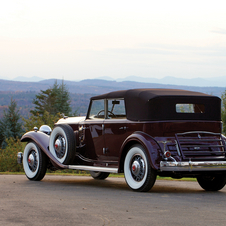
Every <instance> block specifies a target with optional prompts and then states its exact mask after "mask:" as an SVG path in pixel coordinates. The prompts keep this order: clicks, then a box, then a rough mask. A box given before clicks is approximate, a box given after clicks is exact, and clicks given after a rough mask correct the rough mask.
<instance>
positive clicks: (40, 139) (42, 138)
mask: <svg viewBox="0 0 226 226" xmlns="http://www.w3.org/2000/svg"><path fill="white" fill-rule="evenodd" d="M49 138H50V136H49V135H47V134H45V133H43V132H39V131H37V132H35V131H30V132H27V133H25V134H24V135H23V136H22V137H21V142H29V141H31V140H32V141H34V142H35V143H36V144H37V145H38V146H39V147H40V148H41V150H42V151H43V152H44V153H45V154H46V155H47V156H48V158H49V159H50V160H51V162H52V164H53V165H54V166H56V167H57V168H61V169H68V168H69V167H68V166H67V165H63V164H61V163H60V162H58V161H57V159H56V158H55V157H54V156H53V155H52V153H51V152H50V151H49Z"/></svg>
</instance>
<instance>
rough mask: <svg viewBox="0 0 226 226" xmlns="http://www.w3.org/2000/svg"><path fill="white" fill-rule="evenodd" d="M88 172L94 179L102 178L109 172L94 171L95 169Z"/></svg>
mask: <svg viewBox="0 0 226 226" xmlns="http://www.w3.org/2000/svg"><path fill="white" fill-rule="evenodd" d="M89 173H90V175H91V176H92V177H93V178H94V179H96V180H104V179H106V178H107V177H108V176H109V174H110V173H106V172H95V171H90V172H89Z"/></svg>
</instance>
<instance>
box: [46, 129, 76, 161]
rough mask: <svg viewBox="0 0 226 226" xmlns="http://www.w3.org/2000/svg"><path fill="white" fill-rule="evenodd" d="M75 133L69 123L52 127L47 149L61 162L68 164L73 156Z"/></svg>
mask: <svg viewBox="0 0 226 226" xmlns="http://www.w3.org/2000/svg"><path fill="white" fill-rule="evenodd" d="M75 147H76V146H75V135H74V131H73V129H72V128H71V127H70V126H69V125H57V126H56V127H54V129H53V131H52V133H51V135H50V139H49V150H50V152H51V153H52V154H53V156H54V157H55V158H56V159H57V160H58V161H59V162H60V163H62V164H70V163H71V162H72V160H73V157H74V156H75Z"/></svg>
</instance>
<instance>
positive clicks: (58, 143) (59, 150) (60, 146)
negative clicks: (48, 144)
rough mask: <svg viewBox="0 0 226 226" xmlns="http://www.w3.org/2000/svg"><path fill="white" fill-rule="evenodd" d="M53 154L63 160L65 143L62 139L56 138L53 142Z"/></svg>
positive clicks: (60, 137)
mask: <svg viewBox="0 0 226 226" xmlns="http://www.w3.org/2000/svg"><path fill="white" fill-rule="evenodd" d="M54 146H55V152H56V156H57V157H58V158H63V157H64V155H65V152H66V142H65V139H64V137H62V136H58V137H57V138H56V140H55V144H54Z"/></svg>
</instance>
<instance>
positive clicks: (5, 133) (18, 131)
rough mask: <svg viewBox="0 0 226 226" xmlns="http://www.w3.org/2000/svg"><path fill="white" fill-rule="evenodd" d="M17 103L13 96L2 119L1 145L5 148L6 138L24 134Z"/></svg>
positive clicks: (0, 124)
mask: <svg viewBox="0 0 226 226" xmlns="http://www.w3.org/2000/svg"><path fill="white" fill-rule="evenodd" d="M20 118H21V117H20V114H19V110H18V109H17V103H16V101H15V100H13V99H12V98H11V102H10V105H9V106H8V109H7V111H4V115H3V118H2V120H0V134H1V136H0V146H1V147H2V148H5V147H6V146H7V142H6V139H8V138H13V139H16V138H19V137H21V135H22V134H23V129H22V123H21V122H19V120H20Z"/></svg>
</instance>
